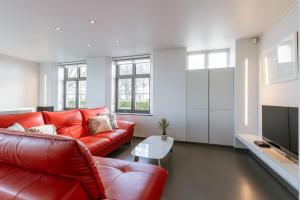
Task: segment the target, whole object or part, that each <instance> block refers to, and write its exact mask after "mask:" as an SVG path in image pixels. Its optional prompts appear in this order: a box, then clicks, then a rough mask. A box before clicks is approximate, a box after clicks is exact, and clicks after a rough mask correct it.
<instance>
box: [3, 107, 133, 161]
mask: <svg viewBox="0 0 300 200" xmlns="http://www.w3.org/2000/svg"><path fill="white" fill-rule="evenodd" d="M105 112H108V109H107V108H105V107H102V108H94V109H84V110H70V111H63V112H33V113H25V114H15V115H0V128H7V127H9V126H10V125H12V124H14V123H16V122H17V123H19V124H21V125H22V126H23V127H24V128H30V127H34V126H41V125H44V124H53V125H54V126H55V127H56V128H57V133H58V134H59V135H65V136H69V137H72V138H75V139H78V140H80V141H81V142H82V143H84V144H85V145H86V146H87V148H88V149H89V150H90V152H91V153H92V154H93V155H95V156H106V155H108V154H109V153H111V152H112V151H114V150H115V149H117V148H119V147H120V146H122V145H123V144H125V143H126V142H129V141H130V139H131V138H132V136H133V132H134V126H135V124H134V123H131V122H127V121H121V120H118V121H117V122H118V126H119V129H114V130H112V131H108V132H104V133H101V134H96V135H90V134H89V131H88V120H89V118H90V117H94V116H97V115H98V114H101V113H105Z"/></svg>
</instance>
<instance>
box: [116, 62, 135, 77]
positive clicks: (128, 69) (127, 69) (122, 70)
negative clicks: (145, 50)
mask: <svg viewBox="0 0 300 200" xmlns="http://www.w3.org/2000/svg"><path fill="white" fill-rule="evenodd" d="M132 68H133V65H132V64H124V65H119V75H131V74H132V71H133V70H132Z"/></svg>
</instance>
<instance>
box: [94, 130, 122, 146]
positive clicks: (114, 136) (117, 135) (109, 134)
mask: <svg viewBox="0 0 300 200" xmlns="http://www.w3.org/2000/svg"><path fill="white" fill-rule="evenodd" d="M126 136H127V131H126V130H122V129H113V130H112V131H106V132H102V133H98V134H96V135H93V137H97V138H108V139H109V140H110V141H111V142H112V143H115V142H118V141H119V140H121V139H123V138H125V137H126Z"/></svg>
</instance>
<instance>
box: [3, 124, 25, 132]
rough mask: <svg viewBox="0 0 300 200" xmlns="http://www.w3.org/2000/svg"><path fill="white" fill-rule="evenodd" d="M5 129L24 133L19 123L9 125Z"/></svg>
mask: <svg viewBox="0 0 300 200" xmlns="http://www.w3.org/2000/svg"><path fill="white" fill-rule="evenodd" d="M6 129H7V130H11V131H25V128H24V127H23V126H22V125H21V124H19V123H14V124H13V125H11V126H10V127H8V128H6Z"/></svg>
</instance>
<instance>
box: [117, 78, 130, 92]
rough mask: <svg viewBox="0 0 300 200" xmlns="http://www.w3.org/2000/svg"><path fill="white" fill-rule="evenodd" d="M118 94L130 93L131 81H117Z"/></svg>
mask: <svg viewBox="0 0 300 200" xmlns="http://www.w3.org/2000/svg"><path fill="white" fill-rule="evenodd" d="M118 87H119V88H118V92H119V93H131V79H119V85H118Z"/></svg>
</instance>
